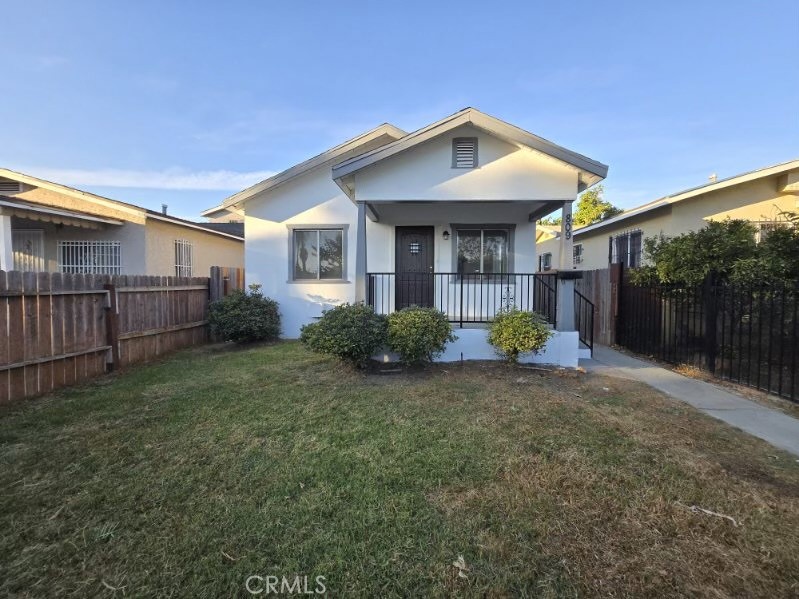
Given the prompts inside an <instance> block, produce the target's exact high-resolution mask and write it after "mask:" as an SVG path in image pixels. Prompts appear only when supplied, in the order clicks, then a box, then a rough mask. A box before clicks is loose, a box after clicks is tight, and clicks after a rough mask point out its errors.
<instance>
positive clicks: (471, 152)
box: [452, 137, 477, 168]
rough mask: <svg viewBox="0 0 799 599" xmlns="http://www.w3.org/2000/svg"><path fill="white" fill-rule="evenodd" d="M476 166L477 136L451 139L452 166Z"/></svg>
mask: <svg viewBox="0 0 799 599" xmlns="http://www.w3.org/2000/svg"><path fill="white" fill-rule="evenodd" d="M476 167H477V138H476V137H456V138H455V139H453V140H452V168H476Z"/></svg>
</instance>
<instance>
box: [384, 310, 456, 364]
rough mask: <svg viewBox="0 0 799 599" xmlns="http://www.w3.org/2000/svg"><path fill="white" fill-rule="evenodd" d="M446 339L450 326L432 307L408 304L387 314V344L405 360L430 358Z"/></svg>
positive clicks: (418, 362) (431, 359)
mask: <svg viewBox="0 0 799 599" xmlns="http://www.w3.org/2000/svg"><path fill="white" fill-rule="evenodd" d="M450 341H455V336H454V335H453V334H452V327H450V325H449V322H448V321H447V317H446V316H445V315H444V314H443V313H442V312H440V311H438V310H436V309H435V308H418V307H415V306H412V307H410V308H403V309H402V310H400V311H399V312H394V313H393V314H390V315H389V317H388V346H389V348H390V349H391V350H392V351H395V352H397V353H398V354H399V356H400V359H401V360H402V361H403V362H404V363H405V364H421V363H424V362H432V361H433V358H435V356H437V355H439V354H440V353H441V352H443V351H444V347H446V345H447V343H449V342H450Z"/></svg>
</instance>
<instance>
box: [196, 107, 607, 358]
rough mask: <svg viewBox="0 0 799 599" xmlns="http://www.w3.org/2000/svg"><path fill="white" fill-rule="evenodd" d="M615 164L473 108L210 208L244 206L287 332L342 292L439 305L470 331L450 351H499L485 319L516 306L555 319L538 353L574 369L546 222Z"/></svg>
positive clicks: (256, 258) (566, 288) (379, 300)
mask: <svg viewBox="0 0 799 599" xmlns="http://www.w3.org/2000/svg"><path fill="white" fill-rule="evenodd" d="M606 174H607V167H606V166H605V165H603V164H601V163H599V162H596V161H594V160H591V159H589V158H586V157H585V156H582V155H580V154H577V153H576V152H573V151H571V150H567V149H565V148H563V147H560V146H557V145H555V144H553V143H552V142H549V141H547V140H544V139H542V138H540V137H538V136H535V135H533V134H531V133H528V132H526V131H524V130H522V129H519V128H518V127H514V126H513V125H510V124H508V123H505V122H503V121H501V120H499V119H496V118H494V117H491V116H489V115H486V114H484V113H482V112H480V111H478V110H475V109H473V108H467V109H464V110H462V111H460V112H457V113H455V114H453V115H451V116H449V117H447V118H445V119H442V120H441V121H438V122H436V123H433V124H432V125H429V126H427V127H424V128H422V129H419V130H418V131H415V132H413V133H405V132H404V131H402V130H400V129H398V128H397V127H394V126H393V125H389V124H384V125H381V126H380V127H377V128H375V129H373V130H371V131H368V132H366V133H364V134H362V135H360V136H358V137H356V138H354V139H351V140H349V141H347V142H345V143H343V144H341V145H339V146H336V147H335V148H332V149H330V150H328V151H326V152H323V153H322V154H319V155H318V156H316V157H314V158H311V159H310V160H307V161H305V162H303V163H301V164H298V165H296V166H293V167H291V168H289V169H288V170H286V171H284V172H281V173H279V174H277V175H275V176H273V177H271V178H269V179H266V180H265V181H262V182H261V183H258V184H256V185H254V186H252V187H250V188H248V189H245V190H244V191H241V192H239V193H237V194H235V195H233V196H231V197H229V198H227V199H226V200H225V201H224V203H223V204H222V205H220V206H217V207H215V208H212V209H210V210H209V211H206V212H205V213H204V215H205V216H207V217H212V218H213V217H228V216H227V215H225V214H224V212H225V211H226V212H227V213H228V215H229V214H231V213H232V214H234V215H242V216H243V218H244V222H245V230H246V243H245V265H246V278H247V282H248V283H260V284H261V285H263V291H264V293H265V294H266V295H268V296H270V297H272V298H274V299H276V300H277V301H278V302H279V303H280V311H281V315H282V327H283V333H284V335H285V336H286V337H297V336H298V335H299V334H300V329H301V327H302V326H303V325H305V324H307V323H310V322H313V321H314V319H316V318H319V317H320V316H321V314H322V311H323V310H324V309H326V308H330V307H332V306H333V305H336V304H339V303H342V302H355V301H366V302H368V303H369V304H371V305H372V306H374V308H375V310H376V311H378V312H382V313H388V312H392V311H394V310H396V309H400V308H402V307H405V306H409V305H424V306H434V307H436V308H438V309H440V310H442V311H443V312H444V313H445V314H447V316H448V317H449V319H450V321H451V322H453V323H456V324H457V325H458V326H459V327H460V328H459V330H458V331H457V335H458V337H459V339H458V341H456V342H455V343H453V344H451V346H450V347H449V348H448V350H447V353H446V354H445V355H444V356H443V359H444V360H455V359H461V358H463V359H470V358H471V359H474V358H492V357H494V356H495V354H494V352H493V351H491V348H490V346H488V345H487V343H486V328H485V326H484V323H485V322H487V321H490V320H492V319H493V317H494V316H495V314H496V313H497V312H498V311H499V310H501V309H503V308H507V307H510V306H517V307H520V308H522V309H536V310H539V311H541V312H542V313H545V314H547V315H548V317H549V318H550V320H552V321H555V320H556V322H553V323H554V324H556V325H557V326H556V328H557V329H558V330H557V332H556V334H555V336H554V337H553V339H552V340H551V341H550V343H549V344H548V345H547V350H546V352H545V354H544V355H543V356H539V357H538V358H537V359H538V361H547V362H555V363H560V364H565V365H570V366H576V363H577V362H576V361H577V356H578V347H579V345H578V334H577V332H575V315H574V309H573V307H572V302H573V301H574V300H573V297H574V289H573V281H571V280H567V279H564V280H563V281H556V280H555V279H554V278H553V277H549V278H547V277H541V276H537V275H535V274H534V271H535V269H536V264H537V262H536V254H535V240H536V221H537V220H538V219H539V218H540V217H541V216H543V215H545V214H548V213H550V212H552V211H553V210H555V209H558V208H561V209H562V210H563V213H564V216H565V219H564V220H565V221H570V219H571V206H572V202H573V201H574V199H575V197H576V196H577V194H578V193H580V192H581V191H583V190H585V189H587V188H588V187H590V186H591V185H594V184H595V183H597V182H599V181H601V180H602V179H603V178H604V177H605V176H606ZM563 243H564V246H566V247H570V246H568V243H569V240H564V241H563ZM555 301H557V302H558V303H557V311H556V310H555ZM556 312H557V314H556Z"/></svg>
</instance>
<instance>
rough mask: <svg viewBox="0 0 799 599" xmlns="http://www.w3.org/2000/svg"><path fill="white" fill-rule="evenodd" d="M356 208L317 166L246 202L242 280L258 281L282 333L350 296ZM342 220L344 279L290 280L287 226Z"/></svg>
mask: <svg viewBox="0 0 799 599" xmlns="http://www.w3.org/2000/svg"><path fill="white" fill-rule="evenodd" d="M356 219H357V209H356V208H355V206H354V204H353V203H352V202H351V201H350V199H349V198H348V197H346V196H345V195H344V194H343V192H342V191H341V190H340V189H339V188H338V186H337V185H336V184H335V183H334V182H333V180H332V179H331V177H330V169H329V168H324V167H322V168H318V169H316V170H314V171H312V172H310V173H308V174H307V175H305V176H304V177H302V178H300V179H296V180H294V181H292V182H289V183H286V184H285V185H282V186H281V187H279V188H278V189H276V190H275V191H273V192H271V193H266V194H263V195H262V196H261V197H259V198H256V199H253V200H251V201H250V202H248V203H247V205H246V217H245V220H244V232H245V237H246V239H247V242H246V250H245V264H246V279H247V283H248V284H250V283H258V284H260V285H262V286H263V292H264V294H265V295H268V296H269V297H272V298H274V299H276V300H277V301H278V302H279V304H280V313H281V317H282V323H283V335H284V336H286V337H289V338H295V337H298V336H299V334H300V327H301V326H302V325H304V324H306V323H308V322H311V321H312V320H313V319H314V318H315V317H318V316H320V315H321V314H322V310H323V309H326V308H330V307H332V306H334V305H336V304H339V303H342V302H351V301H354V300H355V285H354V280H355V279H354V277H355V221H356ZM291 224H303V225H348V227H349V229H348V238H347V243H346V247H347V255H346V257H345V271H346V279H347V281H346V282H343V283H333V282H330V283H326V282H318V281H312V282H294V281H292V278H291V273H290V272H289V229H288V227H287V225H291Z"/></svg>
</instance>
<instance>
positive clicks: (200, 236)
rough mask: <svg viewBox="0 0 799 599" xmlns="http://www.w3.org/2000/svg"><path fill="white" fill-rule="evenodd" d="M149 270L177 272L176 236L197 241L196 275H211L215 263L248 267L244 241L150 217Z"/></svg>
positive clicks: (148, 230)
mask: <svg viewBox="0 0 799 599" xmlns="http://www.w3.org/2000/svg"><path fill="white" fill-rule="evenodd" d="M145 229H146V233H145V237H146V249H145V256H146V261H147V274H149V275H169V276H174V275H175V240H176V239H186V240H188V241H190V242H192V244H193V270H192V276H195V277H207V276H208V275H209V273H210V271H211V267H212V266H232V267H236V268H243V267H244V243H243V242H241V241H236V240H235V239H230V238H228V237H223V236H221V235H215V234H213V233H206V232H204V231H200V230H198V229H193V228H190V227H182V226H180V225H175V224H172V223H167V222H163V221H159V220H156V219H153V218H149V219H147V225H146V227H145Z"/></svg>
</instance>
